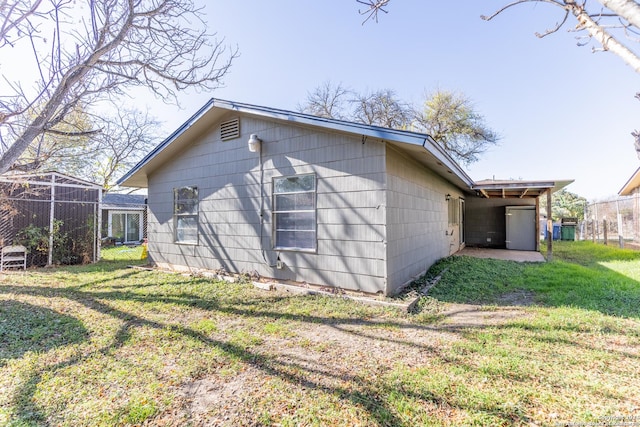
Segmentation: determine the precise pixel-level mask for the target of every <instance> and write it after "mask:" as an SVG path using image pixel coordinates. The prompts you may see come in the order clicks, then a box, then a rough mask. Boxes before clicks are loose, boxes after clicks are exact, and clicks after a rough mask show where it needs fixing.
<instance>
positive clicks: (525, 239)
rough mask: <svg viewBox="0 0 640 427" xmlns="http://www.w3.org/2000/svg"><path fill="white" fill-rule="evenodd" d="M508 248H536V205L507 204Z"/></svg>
mask: <svg viewBox="0 0 640 427" xmlns="http://www.w3.org/2000/svg"><path fill="white" fill-rule="evenodd" d="M506 215H507V230H506V231H507V233H506V234H507V242H506V243H507V249H513V250H518V251H535V250H536V237H537V236H536V209H535V207H534V206H507V207H506Z"/></svg>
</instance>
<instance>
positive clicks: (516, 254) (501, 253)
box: [455, 248, 545, 262]
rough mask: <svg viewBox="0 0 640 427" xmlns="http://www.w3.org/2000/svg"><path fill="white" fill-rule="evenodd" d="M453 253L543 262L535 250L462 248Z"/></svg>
mask: <svg viewBox="0 0 640 427" xmlns="http://www.w3.org/2000/svg"><path fill="white" fill-rule="evenodd" d="M455 255H467V256H471V257H475V258H493V259H503V260H507V261H518V262H544V261H545V259H544V257H543V256H542V254H541V253H540V252H537V251H512V250H508V249H488V248H464V249H462V250H460V251H458V252H456V253H455Z"/></svg>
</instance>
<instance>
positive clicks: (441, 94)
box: [414, 90, 499, 164]
mask: <svg viewBox="0 0 640 427" xmlns="http://www.w3.org/2000/svg"><path fill="white" fill-rule="evenodd" d="M414 126H415V127H416V128H417V129H418V130H420V131H422V132H425V133H427V134H429V135H431V137H432V138H433V139H435V140H436V141H437V142H438V143H440V144H441V145H442V146H443V148H444V149H445V150H447V152H449V154H451V156H452V157H453V158H455V159H456V160H457V161H459V162H461V163H465V164H470V163H473V162H476V161H477V160H478V158H479V155H480V154H482V153H484V152H485V151H486V150H487V149H489V147H491V146H492V145H496V144H497V143H498V140H499V136H498V134H497V133H496V132H495V131H493V130H492V129H491V128H489V126H488V125H487V124H486V121H485V119H484V117H483V116H482V115H480V114H479V113H477V112H476V111H475V109H474V107H473V103H472V102H471V100H470V99H469V98H468V97H466V96H465V95H463V94H461V93H455V92H449V91H444V90H438V91H435V92H433V93H431V94H426V95H425V101H424V104H423V108H422V109H416V110H415V115H414Z"/></svg>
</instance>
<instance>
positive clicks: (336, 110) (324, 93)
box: [298, 80, 353, 119]
mask: <svg viewBox="0 0 640 427" xmlns="http://www.w3.org/2000/svg"><path fill="white" fill-rule="evenodd" d="M352 95H353V93H352V92H351V91H350V90H349V89H346V88H345V87H343V86H342V84H341V83H338V84H337V85H334V84H333V83H331V81H329V80H327V81H325V82H324V83H322V84H321V85H320V86H318V87H316V88H315V89H314V90H313V91H312V92H307V98H306V100H305V102H304V104H298V111H300V112H302V113H306V114H312V115H314V116H318V117H325V118H329V119H345V118H346V117H345V115H344V114H345V103H346V102H348V101H349V99H350V98H349V97H350V96H352Z"/></svg>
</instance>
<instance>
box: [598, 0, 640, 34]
mask: <svg viewBox="0 0 640 427" xmlns="http://www.w3.org/2000/svg"><path fill="white" fill-rule="evenodd" d="M598 1H599V2H600V3H602V5H603V6H604V7H606V8H607V9H610V10H611V11H613V12H615V13H616V15H618V16H619V17H621V18H622V19H625V20H626V21H628V22H629V23H630V24H631V25H633V26H635V27H636V28H638V29H640V5H639V4H638V3H636V2H635V1H633V0H598Z"/></svg>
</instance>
